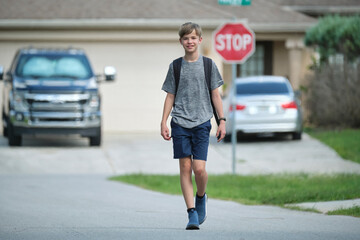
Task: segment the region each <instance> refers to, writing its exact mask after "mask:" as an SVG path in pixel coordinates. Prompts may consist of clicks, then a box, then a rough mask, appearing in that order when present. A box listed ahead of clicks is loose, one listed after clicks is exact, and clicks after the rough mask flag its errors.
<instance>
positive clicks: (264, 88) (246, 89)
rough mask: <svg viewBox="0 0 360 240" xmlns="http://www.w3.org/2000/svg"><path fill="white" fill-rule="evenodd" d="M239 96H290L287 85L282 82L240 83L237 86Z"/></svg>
mask: <svg viewBox="0 0 360 240" xmlns="http://www.w3.org/2000/svg"><path fill="white" fill-rule="evenodd" d="M236 93H237V95H253V94H271V95H275V94H276V95H277V94H281V95H283V94H285V95H287V94H289V88H288V87H287V85H286V84H285V83H280V82H255V83H238V84H237V86H236Z"/></svg>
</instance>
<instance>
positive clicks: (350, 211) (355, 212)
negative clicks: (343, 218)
mask: <svg viewBox="0 0 360 240" xmlns="http://www.w3.org/2000/svg"><path fill="white" fill-rule="evenodd" d="M327 214H328V215H347V216H353V217H360V207H358V206H356V207H352V208H346V209H338V210H335V211H331V212H328V213H327Z"/></svg>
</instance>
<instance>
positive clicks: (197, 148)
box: [171, 120, 211, 161]
mask: <svg viewBox="0 0 360 240" xmlns="http://www.w3.org/2000/svg"><path fill="white" fill-rule="evenodd" d="M210 130H211V123H210V120H209V121H207V122H205V123H203V124H200V125H199V126H196V127H194V128H183V127H181V126H179V125H178V124H176V123H174V122H173V121H171V136H172V139H173V148H174V158H175V159H180V158H184V157H188V156H192V158H193V159H196V160H204V161H206V160H207V154H208V148H209V136H210Z"/></svg>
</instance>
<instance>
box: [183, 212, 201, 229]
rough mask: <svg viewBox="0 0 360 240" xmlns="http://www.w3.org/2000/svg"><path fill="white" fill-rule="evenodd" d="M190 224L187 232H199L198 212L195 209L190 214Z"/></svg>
mask: <svg viewBox="0 0 360 240" xmlns="http://www.w3.org/2000/svg"><path fill="white" fill-rule="evenodd" d="M188 215H189V223H188V224H187V226H186V230H199V229H200V227H199V217H198V213H197V212H196V210H195V209H194V208H193V209H191V210H190V211H189V212H188Z"/></svg>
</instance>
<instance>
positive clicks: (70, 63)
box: [16, 54, 93, 79]
mask: <svg viewBox="0 0 360 240" xmlns="http://www.w3.org/2000/svg"><path fill="white" fill-rule="evenodd" d="M16 75H17V76H19V77H31V78H71V79H87V78H90V77H91V76H92V75H93V73H92V71H91V68H90V65H89V62H88V61H87V58H86V57H85V56H83V55H70V54H69V55H59V54H58V55H56V54H54V55H47V54H46V55H41V54H39V55H35V54H31V55H22V56H21V58H20V60H19V64H18V66H17V68H16Z"/></svg>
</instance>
